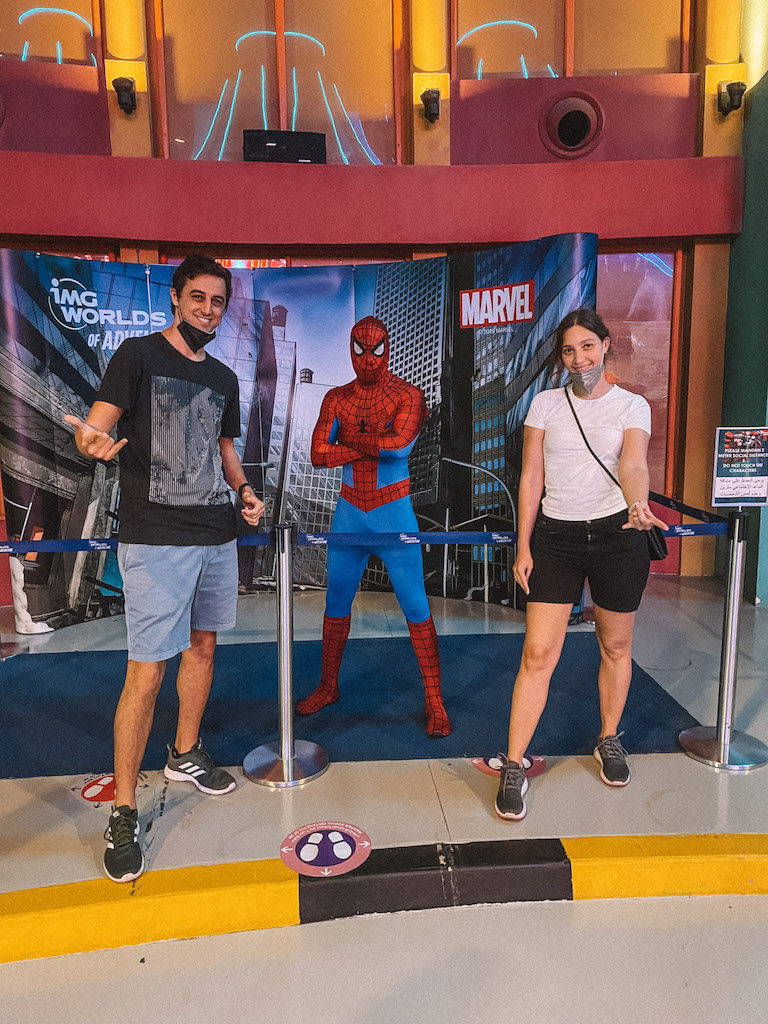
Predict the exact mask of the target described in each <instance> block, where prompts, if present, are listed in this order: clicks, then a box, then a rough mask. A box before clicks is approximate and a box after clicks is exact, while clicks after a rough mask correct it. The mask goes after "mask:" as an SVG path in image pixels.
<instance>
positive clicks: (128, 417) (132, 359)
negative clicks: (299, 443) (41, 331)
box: [97, 334, 240, 546]
mask: <svg viewBox="0 0 768 1024" xmlns="http://www.w3.org/2000/svg"><path fill="white" fill-rule="evenodd" d="M97 401H100V402H109V403H110V404H111V405H117V406H119V407H120V408H121V409H123V410H124V412H123V415H122V416H121V417H120V419H119V420H118V423H117V432H118V435H119V436H120V437H121V438H123V437H125V438H127V439H128V444H127V445H126V446H125V447H124V448H123V449H121V451H120V456H119V458H120V486H121V495H120V540H121V541H122V542H123V543H126V544H177V545H180V546H184V545H196V544H224V543H226V542H227V541H230V540H233V539H234V537H235V536H236V519H235V511H234V508H233V506H232V502H231V501H230V498H229V489H228V487H227V483H226V481H225V479H224V473H223V468H222V463H221V452H220V450H219V443H218V442H219V437H239V436H240V408H239V406H240V400H239V392H238V384H237V377H236V376H235V374H234V373H233V372H232V370H230V369H229V367H227V366H225V365H224V363H222V362H220V361H219V360H218V359H214V358H213V356H210V355H206V357H205V359H203V360H202V361H201V362H196V361H195V360H193V359H187V357H186V356H183V355H182V354H181V352H179V351H177V349H175V348H174V347H173V345H171V343H170V342H169V341H166V339H165V338H164V337H163V335H162V334H150V335H148V336H146V337H143V338H127V339H126V340H125V341H124V342H123V344H122V345H121V346H120V348H119V349H118V350H117V351H116V352H115V354H114V355H113V356H112V358H111V359H110V361H109V363H108V365H107V369H106V372H105V374H104V379H103V380H102V382H101V387H100V389H99V393H98V395H97Z"/></svg>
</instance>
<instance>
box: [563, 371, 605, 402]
mask: <svg viewBox="0 0 768 1024" xmlns="http://www.w3.org/2000/svg"><path fill="white" fill-rule="evenodd" d="M603 369H604V364H603V363H600V365H599V366H593V367H592V369H591V370H585V371H584V373H578V372H577V371H576V370H569V371H568V374H569V376H570V378H571V380H572V381H573V383H574V384H578V386H579V388H581V389H583V390H584V391H586V392H587V394H588V395H591V394H592V392H593V391H594V390H595V388H596V387H597V384H598V381H599V380H600V378H601V377H602V375H603Z"/></svg>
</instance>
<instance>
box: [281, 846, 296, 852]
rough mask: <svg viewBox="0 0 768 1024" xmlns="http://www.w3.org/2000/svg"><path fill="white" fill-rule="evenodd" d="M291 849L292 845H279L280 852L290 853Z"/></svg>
mask: <svg viewBox="0 0 768 1024" xmlns="http://www.w3.org/2000/svg"><path fill="white" fill-rule="evenodd" d="M292 851H293V847H292V846H281V847H280V852H281V853H291V852H292Z"/></svg>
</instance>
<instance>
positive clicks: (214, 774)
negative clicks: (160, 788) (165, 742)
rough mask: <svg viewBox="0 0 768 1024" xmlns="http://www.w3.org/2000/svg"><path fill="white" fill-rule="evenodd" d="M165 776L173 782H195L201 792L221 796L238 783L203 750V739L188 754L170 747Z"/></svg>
mask: <svg viewBox="0 0 768 1024" xmlns="http://www.w3.org/2000/svg"><path fill="white" fill-rule="evenodd" d="M165 777H166V779H170V780H171V781H172V782H194V784H195V785H196V786H197V788H198V789H199V790H200V792H201V793H208V794H210V795H211V796H219V795H220V794H222V793H230V792H231V791H232V790H233V789H234V788H235V786H236V785H237V783H236V782H235V780H234V779H233V778H232V776H231V775H230V774H229V772H225V771H224V769H223V768H217V767H216V765H215V764H214V763H213V761H212V760H211V759H210V757H209V756H208V754H206V752H205V751H204V750H203V741H202V740H198V741H197V743H196V744H195V745H194V747H192V749H191V750H188V751H187V753H186V754H180V753H179V752H178V750H177V749H176V747H172V746H169V747H168V763H167V764H166V766H165Z"/></svg>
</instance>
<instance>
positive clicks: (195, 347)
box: [176, 305, 216, 352]
mask: <svg viewBox="0 0 768 1024" xmlns="http://www.w3.org/2000/svg"><path fill="white" fill-rule="evenodd" d="M178 309H179V323H178V324H177V326H176V330H177V331H178V332H179V334H180V335H181V336H182V338H183V339H184V341H186V343H187V345H189V347H190V348H191V349H192V351H193V352H199V351H200V349H201V348H203V347H204V346H205V345H207V344H208V342H209V341H213V339H214V338H215V337H216V331H215V330H213V331H210V332H209V331H204V330H202V329H201V328H200V327H193V326H192V324H189V323H187V321H186V320H185V319H184V314H183V313H182V312H181V305H179V307H178Z"/></svg>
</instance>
